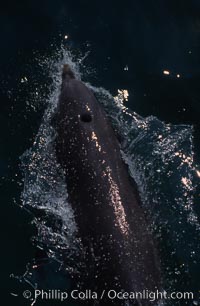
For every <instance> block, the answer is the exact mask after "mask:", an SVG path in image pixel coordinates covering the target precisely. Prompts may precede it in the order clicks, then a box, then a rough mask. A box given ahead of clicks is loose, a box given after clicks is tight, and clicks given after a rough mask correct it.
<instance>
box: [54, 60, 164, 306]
mask: <svg viewBox="0 0 200 306" xmlns="http://www.w3.org/2000/svg"><path fill="white" fill-rule="evenodd" d="M55 129H56V134H57V136H56V154H57V159H58V162H59V163H60V165H61V166H62V168H63V170H64V173H65V177H66V183H67V190H68V198H69V202H70V204H71V205H72V208H73V210H74V215H75V221H76V224H77V227H78V236H79V237H80V240H81V243H82V245H83V249H84V253H85V262H84V265H85V266H86V269H85V272H84V273H82V275H81V277H80V279H79V280H78V282H80V283H81V284H82V285H81V288H82V289H90V290H92V291H94V292H96V293H97V294H98V298H97V300H96V303H94V301H91V300H90V301H85V302H84V303H85V305H104V306H108V305H116V306H117V305H125V299H126V298H127V296H125V297H124V298H122V299H120V298H117V297H116V298H113V299H112V297H113V295H114V291H116V293H119V292H127V293H128V294H129V293H132V292H143V293H144V292H146V293H147V292H148V291H153V292H156V290H157V289H158V290H159V289H160V288H161V272H160V261H159V256H158V255H157V250H156V246H155V243H154V241H153V237H152V234H151V233H150V231H149V230H148V225H147V221H146V218H145V214H144V211H143V209H142V207H141V204H140V199H139V196H138V191H137V187H136V185H135V183H134V181H133V180H132V179H131V178H130V177H129V174H128V170H127V166H126V165H125V163H124V162H123V160H122V157H121V153H120V146H119V143H118V140H117V138H116V135H115V133H114V130H113V128H112V126H111V124H110V122H109V119H108V118H107V115H106V113H105V111H104V110H103V108H102V106H101V105H100V104H99V102H98V101H97V100H96V98H95V96H94V94H93V93H92V91H91V90H90V89H89V88H87V87H86V86H85V85H84V84H83V82H81V81H79V80H77V79H76V78H75V75H74V73H73V71H72V70H71V68H70V67H69V66H68V65H64V68H63V72H62V86H61V93H60V96H59V101H58V109H57V115H56V123H55ZM104 290H105V291H104ZM110 290H113V291H111V292H110ZM103 292H104V294H103V297H102V296H101V295H102V293H103ZM110 294H111V296H110ZM129 298H130V296H129ZM129 300H130V302H129V303H130V305H156V304H157V302H155V301H154V302H150V300H148V299H147V298H146V299H142V298H141V297H140V296H139V295H138V296H137V298H136V299H135V300H134V299H133V296H132V298H130V299H129Z"/></svg>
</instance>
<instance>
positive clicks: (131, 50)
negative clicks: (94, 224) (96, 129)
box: [0, 0, 200, 306]
mask: <svg viewBox="0 0 200 306" xmlns="http://www.w3.org/2000/svg"><path fill="white" fill-rule="evenodd" d="M198 12H199V2H198V1H197V0H190V1H174V0H168V1H164V0H161V1H159V2H156V3H155V1H153V0H131V1H126V2H124V3H122V2H120V1H109V2H108V1H101V2H95V1H90V0H87V1H81V0H77V1H70V0H69V1H63V0H58V1H56V2H55V1H37V0H35V1H20V3H19V2H16V1H12V0H11V1H7V2H5V3H2V7H1V10H0V16H1V18H0V24H1V27H0V33H1V50H0V54H1V56H0V84H1V86H0V100H1V104H0V107H1V112H0V119H1V120H0V127H1V128H0V135H1V136H0V143H1V145H0V174H1V180H0V188H1V194H0V198H1V205H2V206H1V233H2V240H1V247H2V248H1V250H2V251H1V258H2V260H1V262H2V269H1V284H2V289H3V291H4V295H3V298H2V301H3V302H4V304H6V305H13V304H17V305H30V304H31V303H32V302H30V300H29V299H25V298H23V296H22V292H23V291H24V290H27V289H30V288H32V286H36V284H37V283H38V284H39V283H40V285H41V286H43V287H44V288H49V287H51V288H55V287H57V286H59V287H60V288H63V287H65V288H66V286H68V287H70V283H66V278H67V276H66V274H67V271H66V272H65V273H64V272H63V266H62V258H60V256H59V254H61V253H62V252H60V251H59V248H60V249H62V250H63V249H64V250H65V251H66V253H67V254H68V258H69V259H70V258H71V261H70V260H69V267H68V268H70V266H72V265H73V267H75V265H74V261H73V258H74V254H76V251H77V250H78V249H79V242H78V241H74V240H73V238H72V237H73V234H74V233H75V231H76V227H75V224H74V222H73V211H71V210H70V206H67V210H66V205H65V203H66V201H67V193H66V186H65V184H63V178H62V171H60V169H59V167H56V165H55V164H54V153H53V150H52V141H53V130H52V129H51V128H50V127H49V120H50V117H51V115H52V113H53V109H54V107H55V105H56V101H57V96H58V90H59V85H60V65H61V64H62V63H63V62H64V61H68V62H69V63H70V64H71V65H73V68H74V69H75V71H76V74H77V77H78V78H81V79H82V80H83V81H85V82H87V85H88V86H90V87H91V89H92V90H93V91H94V92H95V94H96V96H97V97H98V99H99V101H100V102H101V103H102V104H103V105H104V108H105V109H106V110H107V112H108V115H109V116H110V119H111V121H112V123H113V125H114V127H115V129H116V133H117V135H118V138H119V139H120V143H121V148H122V156H123V158H124V160H125V161H126V163H127V164H128V167H129V171H130V175H132V176H133V177H134V179H135V180H136V181H137V184H138V187H139V191H140V195H141V197H142V200H143V201H142V202H143V205H144V209H145V210H146V214H147V217H148V218H149V220H150V224H151V229H152V231H153V233H154V236H155V237H156V240H157V243H158V248H159V250H160V252H161V255H162V265H163V273H164V275H165V284H166V289H168V290H169V291H170V290H171V289H173V288H175V290H181V291H185V290H187V291H192V292H194V293H195V295H196V296H197V297H195V301H196V302H195V303H193V304H194V305H198V303H199V302H198V294H199V283H200V279H199V275H200V273H199V271H200V268H199V220H200V208H199V192H200V188H199V186H200V184H199V163H200V159H199V151H200V141H199V139H200V138H199V136H200V135H199V127H200V126H199V117H200V104H199V97H200V89H199V88H200V87H199V82H200V73H199V72H200V62H199V54H200V50H199V33H200V31H199V24H200V18H199V14H198ZM60 44H63V45H64V47H67V49H68V50H69V49H71V50H73V51H72V55H69V53H68V52H65V51H64V53H63V51H62V50H61V48H60ZM64 49H65V48H64ZM83 54H84V55H83ZM63 55H64V59H63V60H62V58H63ZM83 58H84V59H83ZM166 73H167V74H166ZM168 73H169V74H168ZM104 88H106V89H104ZM127 91H128V94H129V97H128V101H126V97H127ZM42 138H44V139H43V140H42ZM44 148H47V152H49V155H48V156H46V155H45V152H44ZM34 154H35V157H34V156H33V155H34ZM45 162H48V167H46V168H47V169H46V168H45V165H44V164H45ZM50 169H51V170H52V172H51V173H49V172H48V171H49V170H50ZM46 177H48V183H46V181H45V178H46ZM55 177H56V181H55ZM36 180H37V181H36ZM51 187H53V188H51ZM50 189H52V190H54V192H53V193H52V192H51V190H50ZM58 194H59V196H58ZM55 199H56V201H55ZM34 203H35V206H34ZM48 203H49V204H52V205H51V207H50V208H49V207H48ZM36 204H37V205H36ZM63 217H64V220H65V222H63ZM66 220H67V221H66ZM69 224H70V226H69ZM52 228H53V229H54V230H52ZM38 233H39V234H40V235H39V236H40V239H39V238H38ZM57 241H59V244H58V243H57ZM74 242H75V244H74V245H73V243H74ZM69 245H70V247H69ZM72 245H73V247H72ZM43 249H44V250H43ZM71 251H72V253H71ZM72 254H73V255H72ZM77 256H78V254H77ZM33 266H34V267H36V266H39V267H40V269H39V268H33ZM16 277H18V278H16ZM49 280H51V281H50V282H49ZM4 300H5V301H4ZM37 303H38V305H39V304H40V302H39V301H37ZM51 303H53V302H50V301H48V302H46V304H47V305H49V306H50V305H51ZM174 303H175V302H174V301H173V303H172V305H174ZM58 304H60V303H58ZM177 304H178V305H179V304H180V305H185V304H186V302H185V301H184V302H183V301H182V302H181V301H180V302H177ZM190 304H191V303H190ZM190 304H189V305H190ZM42 305H43V304H42ZM52 306H56V305H55V303H53V305H52Z"/></svg>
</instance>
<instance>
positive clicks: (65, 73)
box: [62, 64, 75, 81]
mask: <svg viewBox="0 0 200 306" xmlns="http://www.w3.org/2000/svg"><path fill="white" fill-rule="evenodd" d="M66 79H68V80H70V79H75V75H74V72H73V71H72V70H71V67H70V66H69V65H68V64H65V65H64V66H63V70H62V80H63V81H64V80H66Z"/></svg>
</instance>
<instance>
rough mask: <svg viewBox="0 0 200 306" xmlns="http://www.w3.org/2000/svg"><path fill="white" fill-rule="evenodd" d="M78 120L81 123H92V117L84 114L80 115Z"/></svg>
mask: <svg viewBox="0 0 200 306" xmlns="http://www.w3.org/2000/svg"><path fill="white" fill-rule="evenodd" d="M80 119H81V121H83V122H91V121H92V116H91V114H90V113H85V114H82V115H81V116H80Z"/></svg>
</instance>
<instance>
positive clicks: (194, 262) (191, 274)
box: [12, 46, 200, 305]
mask: <svg viewBox="0 0 200 306" xmlns="http://www.w3.org/2000/svg"><path fill="white" fill-rule="evenodd" d="M87 56H88V55H87V54H85V55H84V56H81V55H80V54H79V56H77V54H73V51H69V50H67V49H66V48H65V47H63V46H62V47H61V48H60V49H59V48H58V49H57V51H56V52H55V53H54V55H53V56H52V57H49V58H38V64H39V66H40V67H41V69H45V71H46V73H47V70H48V75H49V78H50V79H51V80H52V82H51V86H50V90H49V93H48V95H47V97H46V99H45V100H44V101H43V103H44V109H45V110H44V115H43V117H42V119H41V122H40V126H39V129H38V132H37V134H36V136H35V138H34V141H33V144H32V146H31V147H30V148H29V149H27V150H26V151H25V152H24V153H23V154H22V155H21V157H20V161H21V164H20V165H21V166H20V168H21V171H22V173H23V175H22V177H23V179H22V186H23V188H22V189H23V191H22V193H21V204H20V205H21V207H22V209H25V210H27V211H28V212H29V214H30V218H31V220H32V227H33V228H35V230H36V232H35V234H33V235H32V240H33V242H32V244H33V248H34V249H35V254H34V255H33V257H32V258H31V260H30V261H29V262H28V261H27V263H26V266H24V271H25V273H24V274H23V275H18V276H17V275H16V274H15V273H14V274H13V275H12V277H13V279H15V280H16V281H18V282H20V283H22V285H21V286H22V287H23V288H24V287H25V288H26V287H28V288H31V289H33V288H46V289H54V288H55V286H56V288H58V289H62V288H66V280H67V279H68V285H67V286H68V288H70V278H69V276H68V273H69V272H70V271H72V269H73V271H74V272H75V271H76V269H77V270H78V268H79V264H80V261H79V260H80V259H79V256H80V253H81V244H80V242H79V241H78V240H77V238H76V224H75V221H74V216H73V210H72V208H71V206H70V203H68V199H67V186H66V184H65V181H64V175H63V173H62V169H61V168H60V166H59V165H58V163H57V162H56V156H55V151H54V138H55V131H54V129H53V127H52V125H51V120H52V118H53V115H54V113H55V110H56V106H57V101H58V95H59V89H60V85H61V77H60V74H61V67H62V65H63V64H64V63H68V64H70V66H71V67H72V68H73V70H74V71H75V74H76V77H77V78H78V79H82V80H84V79H87V77H88V75H90V74H92V73H93V70H90V67H87V66H86V65H85V61H86V58H87ZM86 85H87V86H88V87H90V88H91V90H92V91H93V92H94V93H95V95H96V97H97V98H98V100H99V102H100V103H101V104H102V106H103V107H104V108H105V110H106V112H107V114H108V116H109V118H110V121H111V122H112V124H113V127H114V129H115V131H116V135H117V137H118V138H119V140H120V146H121V154H122V158H123V159H124V161H125V163H126V164H127V165H128V170H129V173H130V175H131V176H132V177H133V178H134V180H135V181H136V183H137V186H138V189H139V192H140V197H141V199H142V205H143V207H144V210H145V212H146V215H147V219H148V220H149V224H150V229H151V231H152V232H153V235H154V237H155V239H156V242H157V246H158V249H159V252H160V254H161V262H162V273H163V278H164V289H165V290H166V291H168V292H173V291H177V292H178V291H180V292H185V291H191V292H193V293H194V296H195V298H194V301H173V303H172V302H168V303H167V302H166V303H165V305H198V304H195V302H196V301H197V300H198V283H199V273H198V268H199V243H198V241H199V235H200V225H199V221H198V217H197V214H196V212H195V210H194V207H193V202H194V195H195V192H196V187H197V185H198V183H199V168H198V166H197V165H196V164H195V162H194V150H193V127H192V126H191V125H186V124H185V125H184V124H179V125H173V124H167V123H165V122H163V121H161V120H159V118H157V117H155V116H148V117H142V116H140V115H139V114H137V113H135V112H133V111H132V110H130V109H129V108H128V107H127V106H126V104H127V102H128V98H129V97H128V91H127V90H126V89H122V88H120V89H118V93H117V95H116V96H112V94H111V93H110V92H109V91H107V90H106V89H104V88H102V87H95V86H93V85H92V84H90V83H86ZM38 95H39V93H38ZM39 100H41V99H39ZM36 101H37V100H35V98H34V96H33V99H32V103H33V105H32V107H34V103H35V104H37V102H36ZM35 107H36V106H35ZM36 108H37V107H36ZM66 258H67V261H66ZM64 260H65V264H64ZM66 263H67V264H66ZM52 280H53V281H52ZM22 287H21V290H22ZM18 290H19V291H20V289H18ZM17 294H19V293H17ZM19 295H20V294H19ZM31 302H32V303H33V304H34V303H36V305H37V304H38V303H39V304H38V305H40V301H34V300H32V301H31ZM51 303H53V302H52V301H48V305H51Z"/></svg>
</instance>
